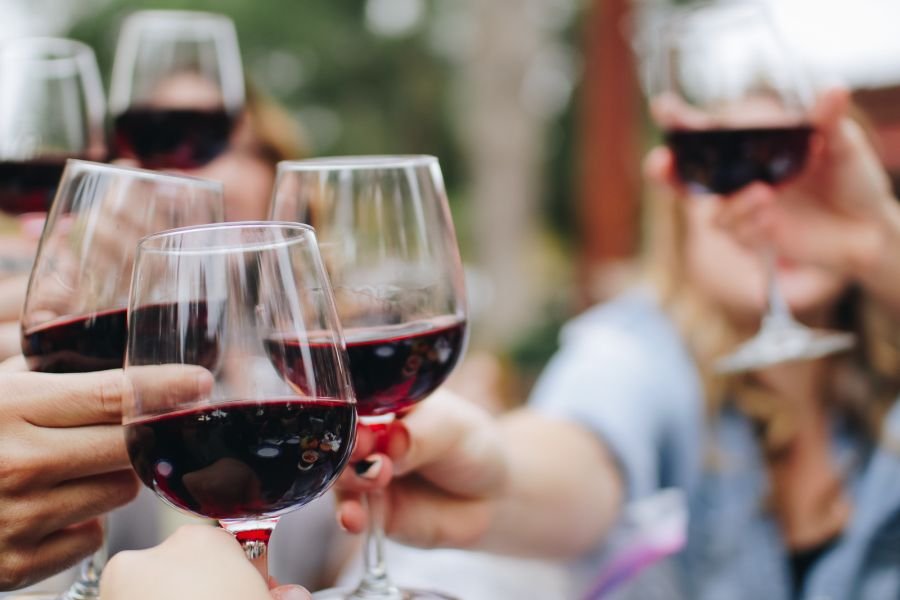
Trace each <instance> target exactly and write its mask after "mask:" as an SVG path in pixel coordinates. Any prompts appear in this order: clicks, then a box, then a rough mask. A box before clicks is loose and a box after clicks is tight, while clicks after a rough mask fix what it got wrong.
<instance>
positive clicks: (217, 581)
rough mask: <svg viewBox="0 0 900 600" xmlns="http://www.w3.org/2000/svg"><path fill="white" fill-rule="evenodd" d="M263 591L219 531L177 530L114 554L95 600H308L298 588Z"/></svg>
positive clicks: (241, 556)
mask: <svg viewBox="0 0 900 600" xmlns="http://www.w3.org/2000/svg"><path fill="white" fill-rule="evenodd" d="M267 588H268V586H267V585H266V582H265V581H263V578H262V577H261V576H260V575H259V572H258V571H257V570H256V569H255V568H254V567H253V565H252V564H251V563H250V561H248V560H247V557H246V556H245V555H244V551H243V550H242V549H241V546H240V544H238V543H237V541H236V540H235V539H234V538H233V537H232V536H231V535H229V534H228V533H226V532H225V531H223V530H221V529H219V528H216V527H209V526H204V525H190V526H186V527H182V528H181V529H179V530H178V531H176V532H175V534H173V535H172V536H171V537H170V538H169V539H167V540H166V541H165V542H163V543H162V544H160V545H159V546H157V547H155V548H151V549H149V550H141V551H129V552H120V553H118V554H116V555H115V556H114V557H113V558H112V560H110V561H109V563H108V564H107V566H106V569H104V571H103V579H102V580H101V582H100V598H101V600H159V599H160V598H190V600H206V599H209V600H271V599H272V598H275V599H276V600H309V598H310V596H309V594H308V593H307V592H306V590H304V589H303V588H301V587H300V586H296V585H286V586H281V587H278V588H275V589H273V590H269V589H267Z"/></svg>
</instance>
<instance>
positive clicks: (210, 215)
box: [22, 160, 224, 600]
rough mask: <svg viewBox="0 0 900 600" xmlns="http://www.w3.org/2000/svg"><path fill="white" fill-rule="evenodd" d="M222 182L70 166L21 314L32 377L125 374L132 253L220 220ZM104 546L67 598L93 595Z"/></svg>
mask: <svg viewBox="0 0 900 600" xmlns="http://www.w3.org/2000/svg"><path fill="white" fill-rule="evenodd" d="M223 212H224V206H223V199H222V186H221V184H219V183H216V182H213V181H206V180H203V179H197V178H194V177H181V176H176V175H166V174H161V173H155V172H152V171H144V170H141V169H129V168H123V167H118V166H112V165H106V164H99V163H92V162H86V161H81V160H69V161H68V162H67V163H66V167H65V171H64V172H63V175H62V179H61V181H60V184H59V189H58V191H57V194H56V198H55V200H54V202H53V205H52V208H51V210H50V214H49V215H48V217H47V221H46V223H45V225H44V231H43V234H42V235H41V242H40V246H39V247H38V253H37V257H36V259H35V264H34V268H33V269H32V272H31V279H30V280H29V283H28V292H27V295H26V299H25V307H24V309H23V313H22V353H23V354H24V355H25V359H26V361H27V363H28V368H29V369H31V370H32V371H42V372H47V373H83V372H90V371H101V370H106V369H117V368H121V367H122V365H123V363H124V360H125V340H126V314H125V313H126V307H127V304H128V289H129V284H130V282H131V273H132V266H133V264H134V256H135V248H136V247H137V243H138V240H140V239H141V238H142V237H144V236H146V235H149V234H151V233H155V232H157V231H161V230H163V229H170V228H172V227H182V226H186V225H196V224H203V223H210V222H216V221H221V220H222V219H223ZM105 559H106V557H105V549H101V551H100V552H98V553H97V554H96V555H95V556H94V557H92V558H91V559H88V560H86V561H85V562H84V563H83V564H82V568H81V572H80V575H79V578H78V580H77V581H76V582H75V584H74V585H73V586H72V587H71V588H70V589H69V590H68V591H67V592H65V594H64V595H63V598H65V599H67V600H88V599H96V598H98V597H99V582H100V571H101V569H102V566H103V563H104V562H105Z"/></svg>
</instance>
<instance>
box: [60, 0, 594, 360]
mask: <svg viewBox="0 0 900 600" xmlns="http://www.w3.org/2000/svg"><path fill="white" fill-rule="evenodd" d="M95 1H96V2H97V7H98V8H97V10H95V11H93V12H91V14H90V15H89V16H87V17H85V18H84V19H82V20H81V21H80V22H78V23H76V24H75V25H74V27H73V28H72V30H71V31H70V32H69V35H70V36H71V37H74V38H76V39H80V40H82V41H84V42H86V43H88V44H90V45H91V46H92V47H94V49H95V51H96V52H97V58H98V61H99V63H100V68H101V71H102V72H103V74H104V76H105V77H106V78H107V83H108V77H109V73H110V72H111V68H112V61H113V55H114V51H115V44H116V37H117V34H118V30H119V25H120V23H121V21H122V19H123V18H124V17H125V16H126V15H127V14H129V13H130V12H133V11H135V10H142V9H179V10H201V11H211V12H217V13H222V14H225V15H228V16H229V17H231V18H232V19H233V20H234V22H235V26H236V28H237V31H238V36H239V39H240V44H241V52H242V55H243V61H244V68H245V71H246V74H247V79H248V81H250V82H252V84H253V85H255V86H256V87H258V88H259V89H261V90H262V91H263V92H264V93H267V94H268V95H270V96H272V97H273V98H275V99H276V100H277V101H278V102H280V103H281V104H283V105H284V106H285V107H286V108H287V109H288V111H289V112H290V113H291V114H292V115H294V116H295V117H296V118H297V119H298V121H299V122H300V123H301V125H302V126H303V127H304V129H305V130H306V131H307V133H308V135H309V138H310V141H311V146H312V147H311V151H312V152H313V153H314V154H317V155H340V154H387V153H426V154H434V155H437V156H438V157H440V159H441V165H442V168H443V171H444V176H445V179H446V183H447V189H448V192H449V195H450V200H451V207H452V209H453V213H454V217H455V220H456V223H457V235H458V237H459V241H460V246H461V249H462V253H463V256H464V257H467V256H469V255H471V248H472V244H471V233H470V228H469V227H468V226H467V224H468V222H469V218H470V213H471V210H469V207H470V205H469V203H468V202H467V187H466V172H465V156H464V154H463V148H462V144H461V140H460V131H461V129H462V128H461V123H460V121H461V118H460V117H461V116H462V115H461V113H460V110H461V108H459V106H458V104H457V96H456V94H457V93H458V90H456V89H455V88H456V87H457V84H458V80H457V78H458V77H459V76H460V70H459V64H458V60H459V58H458V55H456V56H454V54H453V52H452V51H448V50H447V47H446V45H442V44H441V41H440V37H441V34H442V33H443V34H446V33H447V32H446V31H443V32H441V31H439V30H440V29H441V27H443V28H444V29H446V28H447V27H452V26H453V16H454V14H453V13H454V11H456V12H457V13H458V11H459V10H460V8H459V5H455V6H454V4H453V3H447V2H446V0H444V1H443V2H442V1H441V0H424V7H425V13H424V15H423V18H422V20H421V22H420V24H419V25H418V26H417V27H415V28H413V29H411V30H410V31H409V32H407V33H405V34H403V35H397V36H394V37H390V36H384V35H379V34H378V33H376V32H374V31H372V30H371V28H370V27H368V26H367V21H366V13H365V10H366V4H367V3H366V2H363V1H360V0H328V1H327V2H312V1H299V0H265V1H263V2H249V1H247V0H152V1H145V0H95ZM487 1H489V0H487ZM581 4H582V5H585V6H586V5H587V4H588V3H587V2H582V3H581ZM457 25H458V23H457ZM579 25H580V19H577V18H576V19H575V20H574V22H573V23H571V24H570V26H569V27H568V28H567V29H566V30H565V31H564V32H563V33H562V37H563V39H562V40H560V41H561V42H562V43H564V44H568V45H569V46H570V47H571V46H577V45H578V41H579V35H580V27H579ZM576 95H577V94H576ZM575 125H576V109H575V104H574V103H573V102H570V103H569V105H568V106H567V107H566V109H565V110H564V111H563V112H562V113H561V114H560V115H559V116H558V117H557V118H556V119H555V120H554V121H553V122H551V123H549V124H548V127H547V131H546V140H545V143H544V145H543V150H544V164H543V165H542V168H544V169H545V177H544V186H545V187H544V189H543V190H542V191H541V197H542V203H541V218H542V219H544V222H545V223H546V224H547V226H548V229H549V230H550V232H551V233H552V236H553V237H554V238H555V239H556V240H558V241H559V242H561V247H562V248H564V249H566V250H568V251H572V250H574V247H575V245H576V243H577V240H576V235H575V232H576V231H577V228H576V227H575V226H574V223H575V193H574V171H575V167H576V160H575V130H576V126H575ZM551 304H552V306H549V307H548V310H546V311H544V312H543V313H542V314H541V315H536V316H535V317H536V318H535V321H534V323H533V325H532V326H531V327H529V328H526V329H524V330H523V332H522V336H521V340H520V341H519V342H518V343H516V344H513V345H512V346H511V347H510V348H508V349H507V350H508V354H509V357H510V358H511V359H512V361H513V363H515V364H516V366H517V367H518V369H519V370H520V372H521V373H523V374H525V376H526V378H528V376H529V375H530V374H534V373H536V372H537V370H539V368H540V367H541V366H542V365H543V364H544V362H545V361H546V360H547V359H548V358H549V356H550V355H551V353H552V352H553V351H554V350H555V348H556V337H557V331H558V328H559V326H560V324H561V323H562V322H563V321H564V320H565V318H566V317H567V316H568V310H569V306H570V305H569V304H568V302H567V301H566V300H565V297H564V298H563V300H562V301H561V300H560V297H559V295H558V294H557V295H554V296H553V299H552V300H551Z"/></svg>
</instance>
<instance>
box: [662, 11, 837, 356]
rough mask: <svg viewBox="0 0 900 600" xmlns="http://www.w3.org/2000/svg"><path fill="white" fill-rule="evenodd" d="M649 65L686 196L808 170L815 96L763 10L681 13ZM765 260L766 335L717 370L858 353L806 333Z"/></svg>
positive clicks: (771, 260) (832, 336)
mask: <svg viewBox="0 0 900 600" xmlns="http://www.w3.org/2000/svg"><path fill="white" fill-rule="evenodd" d="M653 67H654V70H653V73H652V78H651V79H652V81H651V83H652V85H651V88H652V89H651V97H652V99H651V110H652V112H653V115H654V118H655V119H656V120H657V122H658V123H659V124H660V125H661V126H662V127H663V129H664V130H665V137H666V143H667V144H668V146H669V147H670V148H671V150H672V153H673V155H674V159H675V170H676V172H677V175H678V177H679V178H680V179H681V181H682V182H683V184H684V185H685V186H686V187H687V188H688V189H689V190H690V191H692V192H694V193H699V194H714V195H728V194H731V193H733V192H736V191H737V190H739V189H741V188H743V187H744V186H746V185H748V184H750V183H753V182H762V183H764V184H767V185H772V186H778V185H781V184H783V183H785V182H787V181H789V180H791V179H792V178H794V177H796V176H798V175H799V174H800V173H801V172H802V171H803V169H804V167H805V166H806V163H807V159H808V156H809V151H810V142H811V138H812V136H813V135H815V130H814V128H813V126H812V125H811V124H810V118H809V112H810V107H811V103H812V98H813V91H812V88H811V86H810V85H809V83H808V82H807V81H806V78H805V77H804V74H803V73H802V72H801V71H800V69H799V68H798V66H797V65H796V64H795V63H794V61H793V59H792V57H791V55H790V53H789V52H788V51H787V49H786V48H785V47H784V46H783V44H782V43H781V41H780V40H779V38H778V36H777V34H776V32H775V30H774V27H773V25H772V24H771V23H770V22H769V20H768V18H767V15H766V13H765V12H764V10H763V9H762V7H759V6H757V5H754V4H731V5H716V4H708V5H702V6H699V7H696V8H690V9H687V10H685V11H682V12H681V13H679V14H678V16H676V17H674V18H673V19H672V21H671V22H670V23H669V25H668V27H667V28H666V30H665V32H664V35H663V38H662V43H661V47H660V48H659V51H658V52H657V60H656V61H655V64H654V65H653ZM763 254H764V260H765V267H766V278H767V286H768V287H767V310H766V313H765V315H764V317H763V319H762V327H761V329H760V331H759V332H758V333H757V335H756V336H754V337H753V338H752V339H751V340H749V341H748V342H746V343H744V344H743V345H741V346H740V347H739V348H738V349H737V350H736V351H735V352H734V353H732V354H731V355H729V356H726V357H724V358H722V359H721V360H720V361H719V362H718V363H717V365H716V368H717V370H719V371H720V372H724V373H735V372H742V371H748V370H753V369H759V368H763V367H766V366H770V365H774V364H779V363H784V362H789V361H795V360H805V359H814V358H819V357H822V356H825V355H828V354H832V353H835V352H840V351H843V350H847V349H848V348H850V347H852V345H853V343H854V340H853V336H852V335H851V334H848V333H843V332H833V331H820V330H814V329H810V328H808V327H806V326H804V325H802V324H801V323H799V322H798V321H796V320H795V319H794V318H793V316H792V315H791V313H790V309H789V308H788V305H787V303H786V301H785V299H784V296H783V294H782V292H781V288H780V286H779V282H778V271H777V259H776V257H775V254H774V251H773V250H772V249H767V250H766V251H765V252H764V253H763Z"/></svg>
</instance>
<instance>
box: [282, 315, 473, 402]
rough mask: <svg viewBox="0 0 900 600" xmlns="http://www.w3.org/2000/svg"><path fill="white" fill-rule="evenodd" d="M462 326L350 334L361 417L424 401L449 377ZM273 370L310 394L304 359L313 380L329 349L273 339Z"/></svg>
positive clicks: (423, 326) (423, 325) (430, 325)
mask: <svg viewBox="0 0 900 600" xmlns="http://www.w3.org/2000/svg"><path fill="white" fill-rule="evenodd" d="M465 332H466V323H465V321H454V322H453V323H451V324H449V325H445V324H440V325H437V324H434V323H429V322H419V323H412V324H410V325H408V326H405V327H403V328H391V331H390V333H386V332H385V331H384V330H379V329H371V330H368V329H348V330H346V331H345V332H344V334H345V336H346V338H347V353H348V357H349V361H350V376H351V379H352V381H353V387H354V390H355V392H356V401H357V410H358V411H359V414H360V416H372V415H384V414H388V413H395V412H399V411H401V410H403V409H404V408H407V407H408V406H410V405H412V404H415V403H416V402H418V401H420V400H422V399H423V398H425V397H426V396H428V395H429V394H431V393H432V392H433V391H434V390H436V389H437V388H438V386H440V385H441V384H442V383H443V382H444V380H446V379H447V377H448V376H449V375H450V373H451V372H452V371H453V368H454V367H455V366H456V363H457V362H458V361H459V357H460V355H461V354H462V349H463V344H464V342H465ZM266 346H267V350H268V352H269V357H270V358H271V359H272V363H273V364H274V365H275V368H276V369H278V370H279V372H281V373H282V375H283V376H284V377H285V379H287V380H288V381H290V382H291V383H292V384H294V386H295V387H296V388H298V389H299V390H301V391H303V392H304V393H309V388H310V386H309V384H308V377H307V372H306V369H305V367H306V359H305V358H304V356H303V354H304V351H306V350H308V356H309V360H311V361H312V363H313V365H312V369H311V372H312V373H313V374H314V376H315V377H316V380H317V381H318V380H319V379H322V378H323V377H322V376H320V373H321V372H322V371H324V367H325V366H327V365H328V364H329V362H328V361H327V360H325V358H326V355H325V352H327V351H328V349H329V347H328V346H325V345H317V344H315V343H313V344H309V343H300V342H298V341H297V340H285V339H278V338H273V339H270V340H268V341H267V342H266Z"/></svg>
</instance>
